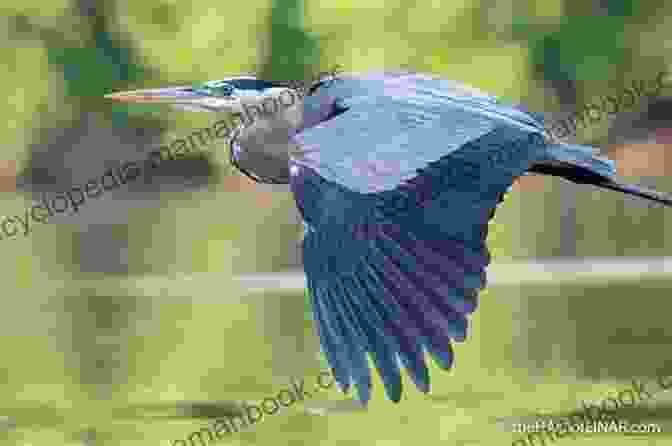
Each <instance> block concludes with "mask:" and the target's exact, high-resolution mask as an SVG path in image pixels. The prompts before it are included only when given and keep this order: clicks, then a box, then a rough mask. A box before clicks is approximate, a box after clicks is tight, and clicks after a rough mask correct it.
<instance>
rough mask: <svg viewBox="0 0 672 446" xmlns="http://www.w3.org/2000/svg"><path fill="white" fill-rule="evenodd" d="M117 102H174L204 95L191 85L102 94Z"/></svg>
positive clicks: (199, 97)
mask: <svg viewBox="0 0 672 446" xmlns="http://www.w3.org/2000/svg"><path fill="white" fill-rule="evenodd" d="M104 97H105V98H107V99H112V100H113V101H118V102H133V103H153V104H175V103H179V102H182V101H184V102H189V101H190V100H197V99H202V98H203V97H204V95H202V94H200V93H198V92H196V91H194V89H193V88H192V87H170V88H148V89H144V90H132V91H122V92H118V93H110V94H106V95H105V96H104Z"/></svg>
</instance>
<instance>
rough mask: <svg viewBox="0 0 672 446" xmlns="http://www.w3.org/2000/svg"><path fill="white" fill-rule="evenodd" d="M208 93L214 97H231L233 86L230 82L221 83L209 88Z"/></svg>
mask: <svg viewBox="0 0 672 446" xmlns="http://www.w3.org/2000/svg"><path fill="white" fill-rule="evenodd" d="M207 90H208V92H209V93H210V94H211V95H213V96H231V95H232V94H233V91H234V88H233V85H231V84H229V83H228V82H221V83H216V84H211V85H208V86H207Z"/></svg>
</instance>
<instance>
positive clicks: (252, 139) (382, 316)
mask: <svg viewBox="0 0 672 446" xmlns="http://www.w3.org/2000/svg"><path fill="white" fill-rule="evenodd" d="M283 94H284V97H285V98H288V94H293V95H294V96H295V97H297V98H298V99H297V100H296V103H295V104H293V105H291V106H287V107H276V108H277V111H276V112H275V113H272V114H265V115H261V114H259V115H258V116H257V119H255V120H254V121H251V120H250V121H248V122H246V123H244V124H241V125H240V126H238V127H237V128H236V129H235V131H233V132H232V133H231V137H230V138H229V140H228V145H229V150H230V154H231V159H232V162H233V164H234V165H235V166H236V167H237V168H238V169H239V170H241V171H242V172H244V173H245V174H246V175H248V176H250V177H251V178H253V179H254V181H256V182H258V183H271V184H287V185H289V187H290V189H291V191H292V192H293V194H294V197H295V201H296V204H297V206H298V209H299V211H300V213H301V215H302V217H303V220H304V225H305V236H304V239H303V262H304V269H305V272H306V276H307V283H308V289H309V294H310V298H311V304H312V311H313V314H314V316H315V321H316V329H317V333H318V336H319V339H320V344H321V347H322V351H323V352H324V354H325V356H326V358H327V361H328V362H329V365H330V366H331V370H332V373H333V375H334V377H335V380H336V382H337V383H338V384H339V386H340V387H341V389H342V390H343V391H344V392H348V391H349V389H350V387H351V386H353V387H355V388H356V389H357V394H358V397H359V400H360V401H361V402H362V403H364V404H366V403H367V402H368V401H369V399H370V391H371V371H370V368H369V362H368V358H370V359H371V360H372V361H373V364H374V365H375V367H376V368H377V369H378V372H379V375H380V377H381V379H382V381H383V384H384V388H385V393H386V395H387V397H388V398H389V399H390V400H392V401H394V402H398V401H399V400H400V399H401V395H402V379H401V369H402V368H405V369H406V371H407V373H408V374H409V376H410V378H411V379H412V381H413V382H414V384H415V386H416V387H417V388H418V389H419V390H420V391H422V392H425V393H427V392H429V388H430V385H429V384H430V379H429V373H428V369H427V365H426V362H425V353H428V354H429V356H430V357H431V358H433V360H434V362H435V363H436V364H437V365H438V366H439V367H440V368H442V369H444V370H448V369H450V368H451V367H452V365H453V350H452V343H453V342H462V341H464V340H465V338H466V336H467V328H468V319H467V318H468V316H469V315H470V314H471V313H472V312H474V310H475V309H476V307H477V296H478V292H479V291H480V290H481V289H483V288H484V287H485V285H486V275H485V269H486V267H487V265H488V264H489V262H490V253H489V251H488V248H487V246H486V236H487V232H488V221H489V220H490V219H491V218H492V217H493V215H494V212H495V209H496V207H497V206H498V204H499V203H500V202H501V201H502V199H503V196H504V194H505V193H506V192H508V190H509V188H510V187H511V185H512V183H513V182H514V181H515V180H516V179H517V178H519V177H521V176H523V175H526V174H527V173H537V174H543V175H553V176H558V177H561V178H564V179H566V180H569V181H572V182H574V183H579V184H587V185H592V186H597V187H601V188H606V189H611V190H615V191H620V192H622V193H626V194H631V195H636V196H639V197H643V198H646V199H649V200H653V201H656V202H660V203H664V204H665V205H668V206H669V205H672V199H671V198H670V197H669V196H666V195H665V194H663V193H660V192H657V191H653V190H647V189H644V188H641V187H639V186H635V185H629V184H624V183H622V182H619V181H618V179H617V178H616V170H615V165H614V163H613V161H611V160H608V159H604V158H600V157H597V156H596V155H594V152H595V151H594V149H592V148H591V147H587V146H581V145H576V144H566V143H563V142H559V141H557V140H554V139H553V138H552V136H551V135H549V133H548V132H547V131H546V130H545V129H544V118H543V115H541V114H539V113H533V112H529V111H526V110H524V109H522V108H520V107H514V106H510V105H507V104H505V103H503V102H501V101H500V100H498V99H497V98H496V97H494V96H491V95H489V94H486V93H484V92H481V91H479V90H477V89H474V88H471V87H468V86H466V85H462V84H460V83H457V82H453V81H449V80H445V79H442V78H439V77H437V76H433V75H425V74H417V73H386V72H380V73H366V74H347V75H345V74H343V75H340V76H339V77H338V78H337V79H332V80H329V81H328V82H327V81H325V80H323V79H320V80H316V81H315V82H313V83H312V84H309V85H307V86H306V88H297V85H296V84H292V85H290V84H289V83H287V82H275V81H268V80H260V79H256V78H254V77H252V76H243V77H236V78H229V79H224V80H221V81H211V82H208V83H205V84H202V85H200V86H197V87H175V88H162V89H151V90H136V91H132V92H122V93H114V94H111V95H108V97H110V98H112V99H116V100H119V101H126V102H153V103H167V104H171V105H172V106H175V107H177V108H179V109H183V110H191V111H208V112H228V113H242V112H244V111H245V109H246V108H247V109H249V107H261V104H262V102H263V101H267V102H268V101H269V100H277V101H278V103H280V104H284V103H287V104H288V103H289V100H288V99H285V100H284V101H283V99H282V97H283V96H282V95H283Z"/></svg>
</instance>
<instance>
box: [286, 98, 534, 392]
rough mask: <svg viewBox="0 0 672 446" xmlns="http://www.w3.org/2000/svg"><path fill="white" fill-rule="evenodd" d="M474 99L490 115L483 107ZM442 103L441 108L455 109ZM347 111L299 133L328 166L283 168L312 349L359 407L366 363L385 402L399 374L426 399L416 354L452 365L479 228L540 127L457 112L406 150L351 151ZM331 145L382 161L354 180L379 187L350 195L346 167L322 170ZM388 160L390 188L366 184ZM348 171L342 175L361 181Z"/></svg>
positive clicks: (479, 245) (480, 266)
mask: <svg viewBox="0 0 672 446" xmlns="http://www.w3.org/2000/svg"><path fill="white" fill-rule="evenodd" d="M437 94H438V93H437ZM381 100H382V99H381ZM465 100H466V99H465ZM469 100H473V98H472V99H469ZM476 102H478V104H479V107H483V108H487V107H486V106H487V105H488V103H491V104H493V106H494V102H493V101H490V100H489V99H481V98H478V100H477V101H476ZM446 103H447V104H448V105H447V107H448V108H450V107H454V108H453V110H459V109H460V107H461V106H462V104H461V103H460V105H454V103H449V101H446ZM351 106H352V107H353V109H351V110H350V111H348V112H347V113H344V114H342V115H340V116H338V117H337V118H335V119H333V121H335V122H331V121H328V122H326V123H324V124H323V125H322V126H318V127H315V128H313V129H311V130H309V131H308V132H307V133H306V134H304V135H303V136H304V138H303V139H304V142H306V140H310V142H311V143H312V145H313V151H308V152H307V153H308V154H314V153H316V152H317V153H319V155H320V156H322V154H323V153H333V154H334V155H333V158H329V156H331V155H328V156H327V157H326V158H325V157H324V156H322V158H319V157H317V156H314V157H312V158H309V160H308V161H309V162H306V159H305V158H304V159H296V160H295V161H293V166H292V168H291V171H292V180H291V182H292V183H291V184H292V189H293V191H294V194H295V198H296V201H297V205H298V206H299V209H300V211H301V213H302V214H303V217H304V220H305V221H306V236H305V238H304V241H303V252H304V267H305V270H306V275H307V280H308V288H309V292H310V295H311V299H312V306H313V311H314V314H315V319H316V321H317V331H318V335H319V337H320V342H321V346H322V349H323V351H324V353H325V355H326V357H327V360H328V361H329V363H330V365H331V367H332V370H333V373H334V376H335V378H336V380H337V382H338V383H339V384H340V385H341V387H342V388H344V390H346V391H347V390H348V389H349V387H350V385H353V384H354V386H355V387H356V388H357V390H358V395H359V398H360V400H361V401H362V402H367V401H368V400H369V397H370V388H371V376H370V369H369V366H368V360H367V356H370V358H371V360H372V361H373V363H374V365H375V367H376V368H377V369H378V371H379V374H380V375H381V378H382V380H383V383H384V386H385V391H386V393H387V395H388V398H390V399H391V400H393V401H399V400H400V398H401V393H402V388H401V374H400V369H401V368H402V367H405V368H406V369H407V371H408V373H409V375H410V377H411V378H412V380H413V382H414V383H415V385H416V386H417V387H418V388H419V389H420V390H421V391H423V392H428V391H429V374H428V370H427V366H426V363H425V359H424V353H425V352H428V353H429V354H430V355H431V356H432V357H433V359H434V360H435V361H436V362H437V364H438V365H439V366H440V367H442V368H444V369H448V368H450V367H451V366H452V364H453V351H452V347H451V343H452V342H453V341H463V340H464V339H465V338H466V336H467V328H468V322H467V316H468V315H469V314H470V313H472V312H473V311H474V310H475V309H476V306H477V295H478V292H479V290H480V289H482V288H483V287H484V286H485V283H486V282H485V268H486V266H487V265H488V263H489V260H490V255H489V252H488V249H487V247H486V245H485V239H486V236H487V223H488V220H489V219H490V218H491V217H492V215H493V211H494V209H495V208H496V206H497V204H498V203H499V202H500V201H501V199H502V196H503V194H504V193H505V192H506V191H507V190H508V188H509V187H510V186H511V184H512V182H513V180H514V179H515V178H516V177H518V176H520V175H522V174H523V173H524V172H525V170H526V169H527V167H528V166H529V164H530V162H531V161H532V160H534V159H536V158H538V157H539V156H540V155H539V154H540V153H541V151H542V150H543V147H544V146H545V142H544V140H543V137H542V136H541V134H542V133H541V132H542V129H538V130H537V131H536V132H533V131H531V129H530V127H534V126H535V125H537V124H535V123H536V122H537V121H534V120H533V119H532V118H530V117H529V115H525V116H526V118H525V119H523V120H522V122H521V123H520V124H521V125H514V124H511V123H510V122H509V120H511V119H513V120H515V119H514V118H511V116H515V115H517V113H522V112H518V111H516V110H513V109H507V110H504V111H506V113H504V112H503V111H501V110H500V111H497V112H492V116H486V114H479V113H474V112H473V111H471V110H467V111H465V110H464V109H462V110H461V111H460V112H456V113H453V114H452V115H451V114H450V112H446V113H448V114H446V115H441V114H440V113H439V110H437V113H438V116H437V117H435V118H434V119H432V120H431V122H433V123H434V125H435V126H437V128H434V127H431V126H427V125H424V126H423V127H424V131H429V132H431V135H432V137H425V138H422V139H421V140H420V141H419V142H417V143H416V142H415V139H414V138H411V137H409V138H408V140H409V141H413V143H412V144H411V143H410V142H409V143H408V145H407V146H403V145H401V144H399V141H400V138H389V139H388V140H387V141H383V143H376V141H375V140H373V139H371V140H366V139H365V141H366V144H363V143H359V142H356V140H357V138H355V137H354V136H353V137H352V138H353V139H352V140H351V139H350V137H349V136H348V135H349V133H348V132H349V131H350V130H348V129H349V123H350V122H352V121H349V119H350V120H354V121H355V123H356V124H358V123H357V121H358V120H359V119H361V117H360V115H358V114H355V115H353V114H351V113H352V112H353V111H354V112H355V113H357V112H358V111H357V107H356V106H354V105H351ZM497 107H499V108H503V107H502V106H497ZM486 112H487V110H486ZM360 113H365V110H362V111H360ZM488 113H491V112H488ZM507 113H509V115H511V116H508V117H507V116H506V115H507ZM353 116H354V117H355V118H354V119H353V118H352V117H353ZM369 116H370V119H369V122H371V121H374V122H375V123H378V120H379V119H382V118H380V117H379V116H378V115H377V114H376V111H369ZM387 116H388V118H390V116H391V115H390V114H388V115H387ZM455 116H460V117H461V119H462V121H461V124H460V125H461V126H462V127H463V128H462V129H461V130H460V133H461V135H460V138H457V139H451V137H450V136H449V135H453V134H454V132H455V128H454V126H451V125H450V123H451V122H452V121H451V119H448V117H452V118H454V117H455ZM471 122H474V123H476V125H475V128H476V130H474V129H473V128H472V127H470V123H471ZM381 124H382V123H381ZM333 125H336V128H341V129H342V132H335V131H334V130H333V128H334V127H333ZM386 125H387V126H388V127H389V128H392V127H391V126H393V125H395V123H394V122H387V124H386ZM539 127H540V126H539ZM414 130H415V129H411V130H410V131H409V134H411V133H413V131H414ZM306 135H307V138H306ZM530 135H533V136H535V135H536V137H534V138H530V137H529V136H530ZM355 136H356V134H355ZM365 136H367V135H365ZM397 136H398V135H397ZM337 148H341V150H349V154H350V155H351V156H352V157H354V160H351V161H352V162H354V163H357V162H359V163H360V164H359V166H360V167H361V166H366V163H364V162H362V159H363V158H364V157H365V156H366V153H371V152H374V153H375V154H376V156H381V155H382V156H385V155H387V154H389V158H385V159H384V162H377V161H378V160H377V159H376V158H372V159H371V158H369V161H371V162H372V163H373V166H374V168H373V169H368V170H367V171H366V172H368V173H369V174H370V175H372V178H373V179H374V180H380V181H381V183H379V184H378V185H377V187H376V188H375V190H374V191H371V190H370V189H371V188H370V187H369V186H368V184H367V182H366V181H362V182H359V183H357V184H358V186H359V187H352V186H351V185H349V184H348V181H349V177H348V175H347V174H346V173H345V170H347V169H345V168H343V169H342V170H340V169H341V166H340V165H339V164H338V163H336V164H334V163H333V160H334V159H335V158H336V155H335V154H336V153H337ZM358 154H359V155H358ZM393 154H394V156H392V155H393ZM431 157H433V159H430V160H426V158H431ZM388 160H392V161H396V164H393V165H392V166H387V167H388V168H387V171H386V172H387V174H389V175H392V176H393V177H394V178H395V180H394V183H385V182H384V181H383V180H384V177H383V176H382V175H380V176H377V175H376V169H378V170H380V169H382V168H384V167H385V163H386V162H387V161H388ZM347 162H349V161H345V163H346V164H347ZM334 169H336V170H337V171H338V172H336V173H335V172H333V170H334ZM350 170H351V171H353V172H354V173H353V174H352V175H353V176H357V175H359V174H361V172H360V171H357V170H355V169H354V168H353V167H351V169H350ZM330 171H332V172H330ZM370 179H371V178H369V179H368V180H370ZM381 185H382V186H384V187H380V186H381ZM361 189H364V191H362V190H361Z"/></svg>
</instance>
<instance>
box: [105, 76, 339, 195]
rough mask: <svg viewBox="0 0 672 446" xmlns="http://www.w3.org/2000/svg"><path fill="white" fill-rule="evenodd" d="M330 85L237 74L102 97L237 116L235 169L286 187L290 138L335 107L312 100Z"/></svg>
mask: <svg viewBox="0 0 672 446" xmlns="http://www.w3.org/2000/svg"><path fill="white" fill-rule="evenodd" d="M328 82H329V81H325V80H316V81H313V82H310V83H300V82H293V81H268V80H261V79H257V78H255V77H252V76H240V77H234V78H229V79H223V80H217V81H208V82H205V83H201V84H197V85H192V86H183V87H169V88H153V89H144V90H133V91H125V92H120V93H112V94H108V95H106V96H105V97H106V98H109V99H112V100H114V101H118V102H126V103H151V104H157V105H160V104H165V105H167V106H170V107H172V108H175V109H178V110H182V111H201V112H219V113H229V114H233V115H236V114H237V115H240V120H241V124H240V126H238V127H237V128H236V129H235V130H234V131H233V132H232V133H231V138H230V140H229V141H228V145H229V150H230V157H231V161H232V163H233V164H234V166H236V167H237V168H238V170H240V171H241V172H243V173H245V174H246V175H247V176H248V177H250V178H252V179H253V180H255V181H256V182H258V183H274V184H287V183H288V182H289V166H288V164H289V156H290V152H291V151H293V150H296V149H297V147H296V145H295V144H293V143H292V136H294V135H295V134H296V133H297V132H299V131H300V130H302V129H303V128H306V127H311V126H313V125H316V124H317V123H319V122H320V121H321V120H323V119H322V118H323V117H326V116H327V115H328V114H329V110H330V109H331V108H333V104H332V102H333V101H331V100H329V99H326V100H325V99H324V98H322V100H320V99H316V98H315V96H317V92H319V91H320V90H324V88H322V87H325V84H327V83H328ZM308 98H310V99H308ZM323 103H324V104H325V105H324V106H322V104H323Z"/></svg>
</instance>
